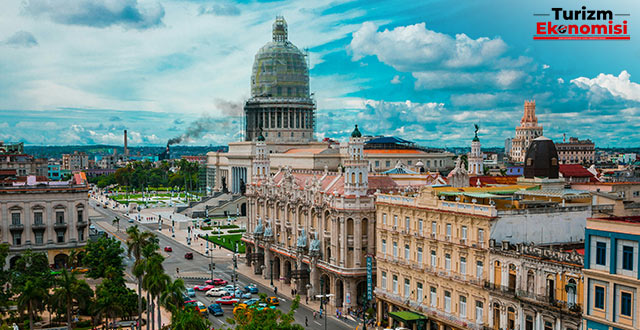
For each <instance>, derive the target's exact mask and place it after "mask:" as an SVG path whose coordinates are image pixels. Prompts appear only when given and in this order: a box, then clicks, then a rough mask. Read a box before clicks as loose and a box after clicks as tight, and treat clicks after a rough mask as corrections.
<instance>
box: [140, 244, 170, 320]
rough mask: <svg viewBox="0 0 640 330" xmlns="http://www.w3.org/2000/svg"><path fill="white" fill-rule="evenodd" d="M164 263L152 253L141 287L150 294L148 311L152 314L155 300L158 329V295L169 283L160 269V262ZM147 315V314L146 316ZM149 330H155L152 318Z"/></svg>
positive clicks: (166, 276)
mask: <svg viewBox="0 0 640 330" xmlns="http://www.w3.org/2000/svg"><path fill="white" fill-rule="evenodd" d="M163 261H164V257H162V256H161V255H159V254H157V253H154V255H152V256H150V257H149V258H148V259H147V262H146V274H145V276H144V279H143V280H142V285H143V287H144V288H145V289H146V290H147V294H149V293H150V294H151V299H150V300H149V302H150V303H151V306H150V307H149V309H148V311H151V313H152V314H153V312H154V311H153V307H154V306H153V301H154V299H155V300H156V303H157V312H158V328H160V326H161V325H162V316H161V315H160V295H161V294H162V292H163V290H164V288H165V287H166V286H167V284H168V283H169V282H170V281H171V279H170V278H169V275H167V274H165V272H164V268H163V267H162V262H163ZM148 315H149V313H147V316H148ZM151 329H155V321H154V318H153V317H151Z"/></svg>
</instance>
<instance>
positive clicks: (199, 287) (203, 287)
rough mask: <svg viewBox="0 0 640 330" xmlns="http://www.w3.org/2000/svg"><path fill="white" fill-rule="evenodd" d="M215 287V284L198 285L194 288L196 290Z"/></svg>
mask: <svg viewBox="0 0 640 330" xmlns="http://www.w3.org/2000/svg"><path fill="white" fill-rule="evenodd" d="M213 288H215V286H213V285H196V286H194V287H193V289H194V290H196V291H209V290H211V289H213Z"/></svg>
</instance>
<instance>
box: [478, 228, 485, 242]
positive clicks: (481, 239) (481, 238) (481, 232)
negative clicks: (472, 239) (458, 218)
mask: <svg viewBox="0 0 640 330" xmlns="http://www.w3.org/2000/svg"><path fill="white" fill-rule="evenodd" d="M478 243H479V244H480V246H484V229H478Z"/></svg>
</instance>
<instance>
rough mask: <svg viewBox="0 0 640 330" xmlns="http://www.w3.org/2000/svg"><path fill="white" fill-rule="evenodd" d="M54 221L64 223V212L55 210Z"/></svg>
mask: <svg viewBox="0 0 640 330" xmlns="http://www.w3.org/2000/svg"><path fill="white" fill-rule="evenodd" d="M56 223H64V212H63V211H57V212H56Z"/></svg>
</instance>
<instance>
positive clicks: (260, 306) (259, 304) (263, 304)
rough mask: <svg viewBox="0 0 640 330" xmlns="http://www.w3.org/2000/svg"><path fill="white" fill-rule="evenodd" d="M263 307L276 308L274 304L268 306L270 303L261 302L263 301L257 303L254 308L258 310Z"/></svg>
mask: <svg viewBox="0 0 640 330" xmlns="http://www.w3.org/2000/svg"><path fill="white" fill-rule="evenodd" d="M265 308H271V309H276V306H273V305H271V306H270V305H267V303H263V302H261V303H258V305H257V306H256V310H258V311H261V310H263V309H265Z"/></svg>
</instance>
